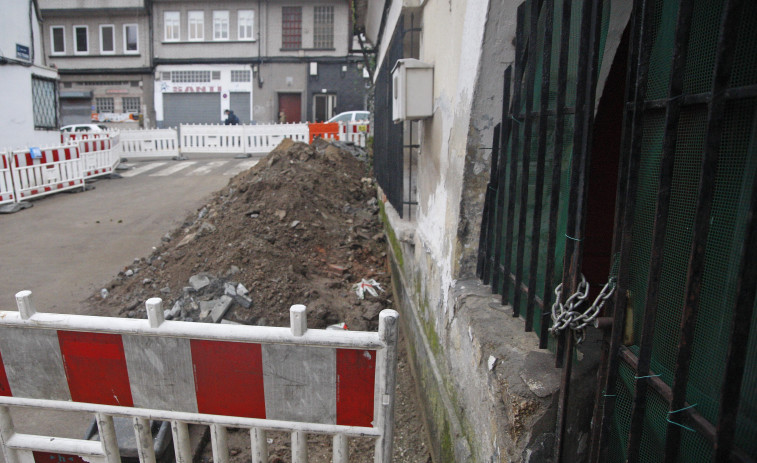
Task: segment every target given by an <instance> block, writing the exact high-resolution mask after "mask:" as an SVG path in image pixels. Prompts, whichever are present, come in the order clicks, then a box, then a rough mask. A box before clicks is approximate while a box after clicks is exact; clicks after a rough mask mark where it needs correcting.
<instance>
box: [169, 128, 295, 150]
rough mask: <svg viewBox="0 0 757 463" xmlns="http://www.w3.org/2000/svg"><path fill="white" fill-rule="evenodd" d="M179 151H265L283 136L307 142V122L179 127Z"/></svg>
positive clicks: (276, 143) (271, 147)
mask: <svg viewBox="0 0 757 463" xmlns="http://www.w3.org/2000/svg"><path fill="white" fill-rule="evenodd" d="M179 132H180V134H181V135H180V136H181V153H182V154H199V153H201V154H221V153H230V154H252V153H267V152H269V151H271V150H272V149H274V148H275V147H276V146H278V144H279V143H281V141H282V140H283V139H285V138H291V139H293V140H294V141H301V142H305V143H307V141H308V134H309V132H308V125H307V124H256V125H218V124H211V125H203V124H190V125H184V124H182V125H181V126H180V127H179Z"/></svg>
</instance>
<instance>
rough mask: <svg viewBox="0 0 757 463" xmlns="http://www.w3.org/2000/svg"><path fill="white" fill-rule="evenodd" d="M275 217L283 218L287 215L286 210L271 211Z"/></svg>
mask: <svg viewBox="0 0 757 463" xmlns="http://www.w3.org/2000/svg"><path fill="white" fill-rule="evenodd" d="M273 215H275V216H276V217H278V218H279V220H284V217H286V216H287V211H284V210H281V209H278V210H277V211H276V212H274V213H273Z"/></svg>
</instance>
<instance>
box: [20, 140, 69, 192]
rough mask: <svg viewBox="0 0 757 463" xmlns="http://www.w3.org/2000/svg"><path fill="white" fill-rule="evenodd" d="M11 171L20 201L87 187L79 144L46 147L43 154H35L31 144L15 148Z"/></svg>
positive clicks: (41, 150)
mask: <svg viewBox="0 0 757 463" xmlns="http://www.w3.org/2000/svg"><path fill="white" fill-rule="evenodd" d="M11 173H12V177H13V186H14V190H15V192H16V201H22V200H26V199H32V198H36V197H39V196H43V195H48V194H52V193H57V192H60V191H65V190H71V189H75V188H83V187H84V175H83V172H82V164H81V159H80V157H79V147H78V146H76V145H66V146H60V147H53V148H42V149H40V157H39V158H34V157H33V155H32V152H31V150H30V149H28V148H27V149H24V150H17V151H13V152H12V153H11Z"/></svg>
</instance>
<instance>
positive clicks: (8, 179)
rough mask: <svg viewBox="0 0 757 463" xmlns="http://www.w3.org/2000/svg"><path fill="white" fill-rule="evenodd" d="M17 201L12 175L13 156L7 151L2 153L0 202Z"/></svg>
mask: <svg viewBox="0 0 757 463" xmlns="http://www.w3.org/2000/svg"><path fill="white" fill-rule="evenodd" d="M15 201H16V194H15V192H14V191H13V177H12V175H11V157H10V156H9V155H8V154H7V153H0V204H6V203H12V202H15Z"/></svg>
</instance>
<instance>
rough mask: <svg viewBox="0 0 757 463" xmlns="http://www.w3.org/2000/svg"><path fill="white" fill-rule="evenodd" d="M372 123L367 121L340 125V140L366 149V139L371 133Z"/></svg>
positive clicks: (341, 123)
mask: <svg viewBox="0 0 757 463" xmlns="http://www.w3.org/2000/svg"><path fill="white" fill-rule="evenodd" d="M370 130H371V122H370V121H368V120H365V121H350V122H340V123H339V140H340V141H344V142H352V143H354V144H355V145H356V146H360V147H361V148H365V142H366V137H367V136H368V134H369V133H370Z"/></svg>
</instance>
